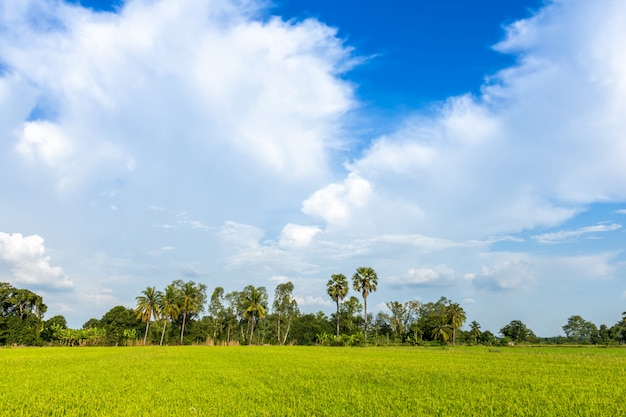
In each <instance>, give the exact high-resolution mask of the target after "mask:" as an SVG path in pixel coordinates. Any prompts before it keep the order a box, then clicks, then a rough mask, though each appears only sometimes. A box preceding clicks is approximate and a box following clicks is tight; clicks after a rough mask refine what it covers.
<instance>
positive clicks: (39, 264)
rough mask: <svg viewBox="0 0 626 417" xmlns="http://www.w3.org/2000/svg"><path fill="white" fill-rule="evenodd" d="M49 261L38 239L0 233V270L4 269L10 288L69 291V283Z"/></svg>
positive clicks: (61, 269) (66, 277)
mask: <svg viewBox="0 0 626 417" xmlns="http://www.w3.org/2000/svg"><path fill="white" fill-rule="evenodd" d="M50 261H51V258H50V256H49V255H47V254H46V247H45V245H44V239H43V238H42V237H41V236H38V235H31V236H23V235H22V234H20V233H13V234H8V233H3V232H0V268H2V267H3V266H5V267H8V269H9V270H10V274H8V275H9V276H10V277H11V279H10V281H11V282H12V283H13V284H14V285H28V286H34V287H44V288H51V289H64V290H67V289H71V288H72V287H73V283H72V281H71V280H70V279H69V277H68V276H67V275H66V274H65V272H64V271H63V268H61V267H59V266H52V265H51V264H50ZM2 269H4V268H2Z"/></svg>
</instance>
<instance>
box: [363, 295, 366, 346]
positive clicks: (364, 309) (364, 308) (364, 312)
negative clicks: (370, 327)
mask: <svg viewBox="0 0 626 417" xmlns="http://www.w3.org/2000/svg"><path fill="white" fill-rule="evenodd" d="M363 317H364V318H365V331H364V332H363V333H364V336H365V340H364V342H365V344H366V345H367V297H363Z"/></svg>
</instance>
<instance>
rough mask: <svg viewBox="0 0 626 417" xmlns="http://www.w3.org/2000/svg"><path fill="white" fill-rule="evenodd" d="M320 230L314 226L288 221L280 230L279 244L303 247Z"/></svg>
mask: <svg viewBox="0 0 626 417" xmlns="http://www.w3.org/2000/svg"><path fill="white" fill-rule="evenodd" d="M321 232H322V230H321V229H320V228H319V227H316V226H301V225H297V224H292V223H289V224H287V225H286V226H285V227H284V228H283V231H282V234H281V237H280V242H279V246H280V247H283V248H303V247H306V246H308V245H309V244H310V243H311V240H313V238H314V237H315V236H316V235H317V234H319V233H321Z"/></svg>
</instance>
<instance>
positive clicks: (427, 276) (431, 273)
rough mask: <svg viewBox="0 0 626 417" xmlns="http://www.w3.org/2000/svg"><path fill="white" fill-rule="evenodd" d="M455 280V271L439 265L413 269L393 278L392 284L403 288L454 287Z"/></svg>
mask: <svg viewBox="0 0 626 417" xmlns="http://www.w3.org/2000/svg"><path fill="white" fill-rule="evenodd" d="M455 280H456V274H455V273H454V270H452V269H451V268H449V267H447V266H446V265H437V266H436V267H434V268H417V269H416V268H411V269H409V270H408V271H407V272H406V273H405V274H403V275H402V276H400V277H397V278H392V279H391V280H390V283H391V284H392V285H401V286H423V285H452V284H453V283H454V281H455Z"/></svg>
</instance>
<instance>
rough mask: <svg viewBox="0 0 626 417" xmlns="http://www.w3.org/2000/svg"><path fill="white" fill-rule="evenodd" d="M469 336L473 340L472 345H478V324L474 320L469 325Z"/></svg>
mask: <svg viewBox="0 0 626 417" xmlns="http://www.w3.org/2000/svg"><path fill="white" fill-rule="evenodd" d="M470 334H471V335H472V337H473V338H474V344H478V339H479V338H480V334H481V333H480V324H478V322H477V321H476V320H474V321H473V322H471V323H470Z"/></svg>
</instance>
